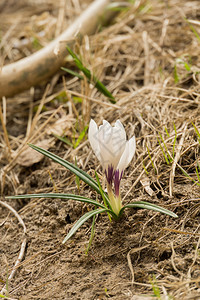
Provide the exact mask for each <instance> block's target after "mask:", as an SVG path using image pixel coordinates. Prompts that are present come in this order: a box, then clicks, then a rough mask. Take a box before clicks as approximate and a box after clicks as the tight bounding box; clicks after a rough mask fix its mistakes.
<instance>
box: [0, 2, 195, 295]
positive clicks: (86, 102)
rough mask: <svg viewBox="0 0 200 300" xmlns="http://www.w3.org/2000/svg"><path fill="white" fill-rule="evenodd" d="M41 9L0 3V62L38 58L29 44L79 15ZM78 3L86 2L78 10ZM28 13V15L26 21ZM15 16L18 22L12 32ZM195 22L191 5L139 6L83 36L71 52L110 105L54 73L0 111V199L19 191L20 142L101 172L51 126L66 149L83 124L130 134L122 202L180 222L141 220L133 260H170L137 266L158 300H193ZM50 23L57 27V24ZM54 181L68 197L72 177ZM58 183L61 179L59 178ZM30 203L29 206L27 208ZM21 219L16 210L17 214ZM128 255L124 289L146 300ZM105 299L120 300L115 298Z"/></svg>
mask: <svg viewBox="0 0 200 300" xmlns="http://www.w3.org/2000/svg"><path fill="white" fill-rule="evenodd" d="M10 2H12V1H10ZM43 2H44V4H43V5H44V8H43V7H42V8H41V7H38V6H37V5H36V1H26V3H27V4H26V5H27V7H26V6H25V7H24V1H18V3H17V4H16V3H15V5H17V6H18V7H19V8H20V9H21V11H22V12H23V14H20V13H19V12H14V6H13V10H11V9H10V6H9V5H8V4H6V3H7V2H6V1H4V2H3V3H4V6H5V13H4V14H3V15H2V16H3V17H2V18H1V21H0V23H1V30H2V37H3V38H2V40H1V44H0V49H1V57H2V58H3V63H5V62H6V63H9V62H11V61H13V60H16V59H20V58H21V57H23V56H26V55H29V54H31V53H32V52H33V51H35V50H37V49H36V47H35V46H34V43H33V41H32V40H31V39H32V38H34V39H36V40H37V42H38V43H39V44H40V45H41V46H44V45H45V44H46V43H48V41H49V40H50V39H52V38H54V37H55V36H57V35H58V34H59V33H60V32H61V31H62V29H63V28H65V27H66V26H67V24H68V22H69V20H68V18H69V17H70V21H71V20H73V18H74V17H75V16H76V15H78V14H79V13H80V11H81V8H80V7H79V3H80V2H82V1H78V0H77V1H75V0H74V1H72V0H71V1H66V2H67V5H66V4H65V10H64V3H65V2H63V1H60V3H59V5H57V4H55V1H43ZM86 2H87V3H88V2H89V1H84V4H81V5H83V6H84V5H85V3H86ZM8 3H9V1H8ZM20 3H21V7H20ZM1 6H3V4H1ZM47 7H48V8H49V9H48V10H47ZM33 9H34V14H35V15H36V16H32V14H33V12H32V11H33ZM15 14H16V16H17V20H18V21H16V22H15V23H13V19H14V18H15V20H16V16H15ZM30 15H31V16H32V17H31V18H30ZM199 15H200V8H199V1H186V0H184V1H181V0H169V1H167V0H166V1H157V0H151V1H145V0H138V1H135V2H134V4H133V5H132V7H131V8H130V9H129V10H127V11H122V12H121V13H120V14H119V15H118V16H117V17H116V19H115V21H114V23H113V24H112V25H110V26H109V27H106V28H103V29H102V30H101V31H100V32H97V33H96V34H95V35H94V36H92V37H90V38H88V37H85V38H84V39H83V43H82V44H81V45H80V44H78V43H77V44H76V46H75V48H74V49H75V51H76V52H77V53H78V54H79V55H80V56H81V57H82V60H83V62H84V64H85V65H86V66H87V67H88V68H89V69H90V70H92V71H93V72H94V73H95V75H96V76H97V77H98V78H99V79H100V80H101V81H102V82H103V83H104V84H105V85H106V86H107V88H108V89H109V91H110V92H112V94H113V95H114V96H115V97H116V100H117V104H116V105H112V104H110V103H108V101H107V99H106V98H105V97H104V96H103V95H101V94H99V92H98V91H97V90H96V89H95V88H94V87H92V86H91V85H89V84H88V82H87V81H86V80H84V81H82V82H80V81H79V80H78V79H76V78H72V77H70V76H68V77H67V76H66V78H65V79H63V78H62V75H63V74H62V75H60V74H56V75H55V77H54V78H52V80H51V82H50V84H49V86H48V88H46V89H45V88H44V87H43V86H41V87H35V88H32V89H31V91H30V92H29V93H28V92H26V93H23V94H21V95H18V96H15V97H14V98H10V99H3V100H2V102H1V104H2V109H1V110H0V120H1V124H2V125H1V128H2V130H1V132H0V149H1V150H0V167H1V194H2V196H3V195H6V194H7V193H9V194H10V193H12V194H14V193H18V192H20V191H21V190H22V191H24V190H26V188H24V186H23V183H22V179H21V176H22V173H21V172H22V168H23V167H22V166H20V165H19V164H18V162H19V161H18V160H17V159H18V158H19V156H20V155H21V153H23V151H24V149H25V147H26V143H27V142H28V141H29V142H30V141H31V142H34V143H37V142H39V141H42V140H44V139H45V140H48V143H49V144H48V147H53V149H52V151H54V152H58V153H59V154H60V155H62V156H63V157H64V158H66V159H68V160H70V161H74V157H76V158H77V161H78V162H79V165H80V166H81V167H82V168H84V169H86V170H88V171H89V172H92V171H91V170H90V168H91V169H94V168H96V169H97V170H98V171H99V172H101V170H100V169H99V166H98V163H97V161H96V160H95V158H94V156H93V154H92V152H91V149H90V147H89V144H88V142H87V140H85V141H83V142H82V143H81V144H80V145H79V146H78V148H76V149H72V148H70V147H69V146H67V145H63V144H62V143H61V142H58V141H57V140H56V138H55V137H54V136H53V135H52V131H53V129H54V128H55V127H56V122H58V121H59V120H60V119H63V121H64V125H63V126H61V127H60V126H58V128H59V130H58V132H57V134H59V135H64V136H67V137H68V138H69V139H70V140H72V138H73V136H74V134H73V132H75V137H76V138H77V137H78V135H79V133H80V132H81V130H82V129H83V128H84V126H85V125H86V124H88V122H89V120H90V118H94V119H95V121H97V122H98V123H99V124H100V123H101V121H102V120H103V119H106V120H108V121H109V122H114V121H115V120H116V119H118V118H119V119H120V120H121V121H122V123H123V124H125V126H126V131H127V133H128V137H131V136H132V135H134V134H135V135H136V140H137V153H136V156H135V160H134V162H133V163H132V164H131V165H130V167H129V169H128V170H127V172H126V176H125V178H124V180H123V191H122V193H123V196H124V201H131V200H132V199H133V198H135V199H145V198H148V199H150V201H154V202H155V203H159V204H161V205H163V206H165V207H168V208H169V209H171V210H174V211H176V213H177V214H178V215H179V219H178V221H175V222H173V223H172V222H170V221H169V219H168V218H166V220H165V221H163V223H162V225H159V224H156V223H154V222H155V221H154V215H149V217H148V216H147V217H146V218H145V220H143V221H142V222H143V231H142V232H141V233H140V237H139V244H138V246H137V248H136V250H137V251H138V253H139V254H138V258H137V259H138V260H139V256H140V253H141V251H142V249H143V248H145V247H147V248H148V247H152V248H153V249H154V248H157V249H159V251H160V253H164V254H163V255H166V257H167V256H168V254H169V253H171V255H169V259H167V258H166V260H167V263H166V264H164V261H159V262H158V263H157V264H156V263H155V264H154V265H153V266H152V265H148V264H147V265H146V266H145V272H146V273H147V274H152V273H151V270H152V268H153V270H154V271H155V273H156V276H157V278H156V284H157V285H158V286H159V288H160V293H161V294H162V296H161V298H160V299H170V298H169V297H168V296H169V295H171V296H172V297H173V298H174V299H181V298H182V299H188V300H189V299H199V297H200V287H199V284H200V271H199V263H200V256H199V243H200V231H199V226H200V225H199V224H200V222H199V221H200V206H199V200H200V197H199V185H200V180H199V179H198V172H197V170H198V162H199V155H200V153H199V145H200V144H199V143H200V137H198V133H197V130H199V131H200V110H199V96H200V81H199V80H200V78H199V71H200V60H199V57H200V47H199V44H200V38H199V37H198V36H197V34H199V36H200V23H199V21H198V17H199ZM58 16H60V20H61V21H60V22H57V17H58ZM64 16H65V17H64ZM185 18H187V21H186V20H185ZM41 24H42V25H41ZM51 24H52V27H51ZM191 26H192V27H191ZM22 28H23V30H22ZM194 29H195V32H196V33H197V34H195V33H194ZM41 32H43V33H44V35H41V34H40V33H41ZM20 35H22V36H23V39H21V38H20ZM24 41H26V43H27V44H26V45H25V44H24ZM16 44H17V45H18V46H17V47H16ZM37 45H38V44H37ZM70 64H71V66H72V63H70ZM64 75H65V74H64ZM74 96H78V97H80V98H82V103H77V102H76V101H75V100H74ZM47 125H48V126H49V127H47ZM56 128H57V127H56ZM30 160H31V158H30ZM94 162H95V166H94ZM30 165H31V162H30ZM44 167H45V166H44ZM41 170H42V166H41ZM41 172H42V171H41ZM199 172H200V170H199ZM61 173H62V170H58V172H57V174H55V176H54V181H55V184H56V187H57V189H58V190H60V191H61V190H62V189H64V188H66V182H68V183H71V185H72V186H71V187H69V189H67V191H69V190H70V189H74V188H75V186H74V185H73V181H72V180H73V178H72V177H71V175H69V174H68V173H64V174H63V173H62V174H61ZM63 175H67V177H66V178H64V179H63ZM41 190H42V191H44V190H45V191H52V187H51V186H50V187H47V186H43V187H40V189H39V188H38V190H35V192H37V191H41ZM26 192H29V191H26ZM36 204H37V202H33V203H32V204H31V203H30V204H29V205H28V207H31V205H36ZM26 210H27V207H26V206H25V207H24V208H23V209H22V210H21V212H22V213H23V212H24V211H26ZM163 224H165V225H163ZM148 226H152V231H153V230H157V231H158V232H157V238H156V239H155V240H152V239H151V236H150V235H149V236H145V230H146V228H147V227H148ZM144 236H145V241H144ZM144 245H145V246H144ZM146 245H147V246H146ZM138 247H139V248H138ZM126 250H127V249H126ZM136 250H135V248H132V247H131V245H129V250H127V252H126V255H128V256H127V257H128V266H129V268H130V270H131V275H132V283H130V282H127V284H128V285H129V289H130V290H131V293H132V294H130V295H131V296H130V299H132V300H133V299H136V298H134V297H135V295H136V294H138V295H139V294H145V293H146V294H148V295H150V294H152V286H151V284H150V283H149V281H148V280H147V281H146V282H139V280H138V279H137V278H138V277H137V276H135V277H136V278H134V273H136V272H137V264H135V263H134V267H133V266H132V264H131V255H133V253H136V252H137V251H136ZM94 253H95V249H94ZM134 255H135V254H134ZM134 257H135V256H134ZM119 280H120V279H119ZM137 280H138V281H137ZM134 287H137V289H136V290H137V292H135V290H134ZM167 295H168V296H167ZM114 296H115V295H114ZM117 297H118V298H117ZM131 297H132V298H131ZM74 299H75V298H74ZM95 299H96V298H95ZM103 299H104V298H103ZM114 299H125V298H123V297H122V298H119V296H116V298H114ZM126 299H129V298H126ZM137 299H140V298H137ZM141 299H143V298H141ZM145 299H146V298H145ZM147 299H150V296H149V298H147Z"/></svg>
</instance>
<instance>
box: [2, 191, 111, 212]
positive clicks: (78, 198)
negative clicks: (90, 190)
mask: <svg viewBox="0 0 200 300" xmlns="http://www.w3.org/2000/svg"><path fill="white" fill-rule="evenodd" d="M27 198H29V199H30V198H52V199H56V198H58V199H71V200H75V201H79V202H85V203H89V204H93V205H95V206H99V207H101V208H104V209H105V208H106V207H105V206H104V205H103V204H101V203H99V202H97V201H96V200H93V199H90V198H86V197H83V196H79V195H74V194H59V193H48V194H45V193H43V194H27V195H16V196H7V197H6V199H27Z"/></svg>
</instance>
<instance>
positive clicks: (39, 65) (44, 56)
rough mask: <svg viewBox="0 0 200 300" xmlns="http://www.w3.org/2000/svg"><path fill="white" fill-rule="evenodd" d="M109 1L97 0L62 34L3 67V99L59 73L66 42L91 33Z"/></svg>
mask: <svg viewBox="0 0 200 300" xmlns="http://www.w3.org/2000/svg"><path fill="white" fill-rule="evenodd" d="M109 3H110V0H96V1H94V2H93V3H92V4H91V5H90V6H89V7H88V8H87V9H86V10H85V11H84V12H83V13H82V14H81V15H80V16H79V17H78V18H77V19H76V20H75V22H74V23H72V24H71V25H70V26H69V27H68V28H67V29H66V30H65V31H64V32H63V33H62V34H61V35H60V36H58V37H57V38H56V39H55V40H54V41H52V42H51V43H49V44H48V45H47V46H46V47H44V48H43V49H41V50H39V51H37V52H36V53H34V54H32V55H30V56H29V57H26V58H23V59H21V60H19V61H17V62H14V63H11V64H10V65H6V66H5V67H3V68H2V69H1V70H0V98H1V97H3V96H5V97H10V96H13V95H15V94H17V93H19V92H21V91H23V90H26V89H29V88H30V87H32V86H35V85H37V84H39V83H41V82H42V81H44V80H45V79H47V78H48V77H50V76H52V75H53V74H54V73H55V72H57V71H58V70H59V69H60V67H61V66H63V64H64V58H65V57H66V55H67V50H66V44H67V41H70V40H71V43H72V40H73V39H74V37H75V36H76V35H77V34H80V35H86V34H87V35H90V34H92V33H94V32H95V29H96V27H97V25H98V24H99V22H100V20H102V19H105V17H106V18H108V17H110V16H109V14H106V16H105V9H106V6H107V5H108V4H109Z"/></svg>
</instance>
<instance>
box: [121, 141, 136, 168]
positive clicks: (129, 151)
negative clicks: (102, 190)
mask: <svg viewBox="0 0 200 300" xmlns="http://www.w3.org/2000/svg"><path fill="white" fill-rule="evenodd" d="M135 148H136V143H135V137H134V136H133V137H132V138H131V139H130V140H129V141H128V142H126V147H125V150H124V152H123V154H122V156H121V158H120V161H119V163H118V166H117V169H119V170H120V172H121V171H123V170H124V169H126V168H127V167H128V165H129V163H130V162H131V160H132V158H133V156H134V154H135Z"/></svg>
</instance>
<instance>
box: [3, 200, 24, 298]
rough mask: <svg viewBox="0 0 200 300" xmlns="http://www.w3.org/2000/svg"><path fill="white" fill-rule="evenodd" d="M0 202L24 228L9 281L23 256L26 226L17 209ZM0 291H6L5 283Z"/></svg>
mask: <svg viewBox="0 0 200 300" xmlns="http://www.w3.org/2000/svg"><path fill="white" fill-rule="evenodd" d="M0 204H1V205H2V206H4V207H6V208H7V209H9V210H10V211H11V212H12V213H13V214H14V215H15V217H16V218H17V219H18V221H19V223H20V224H21V225H22V227H23V229H24V238H23V241H22V244H21V249H20V252H19V255H18V258H17V260H16V262H15V265H14V267H13V269H12V271H11V273H10V275H9V277H8V281H9V280H11V279H12V278H13V277H14V275H15V272H16V270H17V267H18V265H19V264H20V262H21V261H22V259H23V257H24V252H25V248H26V232H27V231H26V226H25V224H24V221H23V220H22V218H21V217H20V215H19V214H18V213H17V211H16V210H15V209H14V208H12V207H11V206H10V205H9V204H7V203H5V202H3V201H1V200H0ZM0 293H1V294H5V293H7V289H6V284H5V285H4V287H3V288H2V290H1V292H0Z"/></svg>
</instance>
